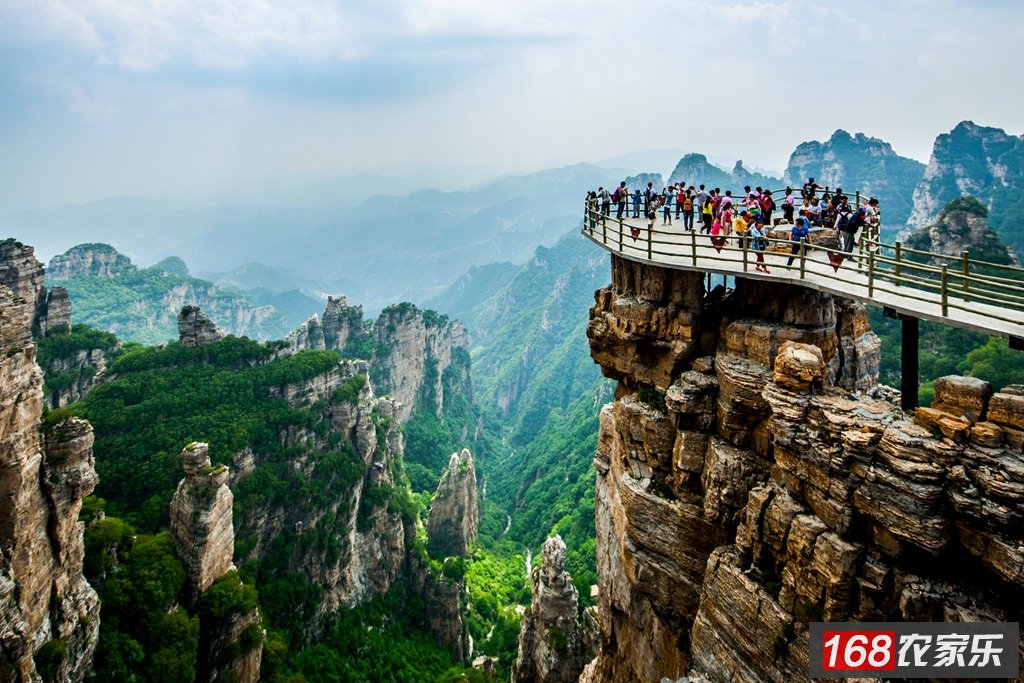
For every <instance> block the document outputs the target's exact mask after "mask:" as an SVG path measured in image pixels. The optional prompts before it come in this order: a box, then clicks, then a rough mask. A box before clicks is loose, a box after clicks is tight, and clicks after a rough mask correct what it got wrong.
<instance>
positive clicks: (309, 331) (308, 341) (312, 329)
mask: <svg viewBox="0 0 1024 683" xmlns="http://www.w3.org/2000/svg"><path fill="white" fill-rule="evenodd" d="M362 324H363V307H362V306H349V303H348V298H347V297H344V296H338V297H334V296H329V297H327V308H326V309H325V310H324V315H323V322H321V321H320V319H319V318H318V317H317V316H316V315H313V316H312V317H311V318H310V319H309V320H307V321H306V322H305V323H303V324H302V325H300V326H299V328H298V329H297V330H295V331H294V332H292V333H291V334H289V335H288V340H287V341H288V346H289V348H290V349H292V351H302V350H304V349H313V350H324V349H331V350H333V351H342V350H344V349H345V345H346V344H348V341H349V339H350V338H352V337H354V336H359V335H361V334H362Z"/></svg>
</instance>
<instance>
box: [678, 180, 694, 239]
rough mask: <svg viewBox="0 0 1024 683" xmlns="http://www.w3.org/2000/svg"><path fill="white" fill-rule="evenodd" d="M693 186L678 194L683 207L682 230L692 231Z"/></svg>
mask: <svg viewBox="0 0 1024 683" xmlns="http://www.w3.org/2000/svg"><path fill="white" fill-rule="evenodd" d="M692 190H693V186H692V185H691V186H690V189H689V190H686V191H685V192H680V193H679V196H680V197H682V205H683V230H693V192H692Z"/></svg>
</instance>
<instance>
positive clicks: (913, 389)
mask: <svg viewBox="0 0 1024 683" xmlns="http://www.w3.org/2000/svg"><path fill="white" fill-rule="evenodd" d="M900 321H901V322H902V323H903V343H902V348H901V349H900V360H901V364H900V407H901V408H903V410H913V409H914V408H916V407H917V388H918V387H917V384H918V368H917V347H918V343H917V325H918V322H917V318H914V317H912V316H909V315H901V316H900Z"/></svg>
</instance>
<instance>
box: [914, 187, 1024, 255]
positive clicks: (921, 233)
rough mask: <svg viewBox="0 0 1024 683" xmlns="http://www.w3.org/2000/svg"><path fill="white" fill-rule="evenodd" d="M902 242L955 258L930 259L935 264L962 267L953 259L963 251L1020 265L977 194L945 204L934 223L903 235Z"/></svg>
mask: <svg viewBox="0 0 1024 683" xmlns="http://www.w3.org/2000/svg"><path fill="white" fill-rule="evenodd" d="M903 244H904V245H905V246H907V247H910V248H911V249H918V250H921V251H930V252H933V253H937V254H949V255H950V256H952V257H953V259H939V258H931V259H929V261H930V262H931V264H932V265H936V266H940V267H941V266H942V265H943V264H947V265H952V266H954V267H955V266H959V263H957V262H956V261H955V260H954V259H957V258H959V257H960V255H961V254H963V252H965V251H966V252H969V253H970V258H972V259H975V260H978V261H986V262H988V263H1001V264H1012V265H1017V263H1018V260H1017V256H1016V254H1014V253H1013V251H1012V250H1011V249H1010V248H1009V247H1007V246H1006V244H1004V243H1003V240H1002V239H1000V237H999V235H998V234H996V232H995V231H994V230H992V229H991V228H990V227H989V225H988V209H986V208H985V206H984V205H983V204H981V202H979V201H978V200H977V199H975V198H974V197H962V198H960V199H955V200H953V201H952V202H950V203H949V204H947V205H946V207H945V208H944V209H942V211H940V212H939V215H938V216H937V217H936V218H935V222H934V223H933V224H931V225H929V226H928V227H925V228H918V229H917V230H913V231H911V232H910V233H909V234H907V235H905V236H904V239H903Z"/></svg>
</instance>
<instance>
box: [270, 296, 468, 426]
mask: <svg viewBox="0 0 1024 683" xmlns="http://www.w3.org/2000/svg"><path fill="white" fill-rule="evenodd" d="M368 327H369V329H364V327H363V307H362V306H350V305H349V303H348V299H347V298H345V297H343V296H339V297H328V300H327V308H326V310H325V311H324V314H323V318H322V319H320V318H318V317H317V316H313V317H312V318H310V319H309V320H307V321H306V322H305V323H304V324H303V325H301V326H300V327H299V328H298V329H297V330H295V331H294V332H292V334H290V335H289V336H288V352H290V353H294V352H297V351H301V350H304V349H332V350H335V351H343V350H345V348H346V346H347V345H349V344H350V343H352V342H358V343H359V344H361V345H363V346H364V347H365V348H364V349H362V351H363V353H366V355H367V356H368V357H369V358H370V373H371V375H372V377H373V379H374V386H375V388H376V390H377V392H378V393H379V394H380V395H387V396H389V397H390V398H391V399H393V400H394V401H395V404H396V409H397V411H398V412H397V419H398V421H399V422H403V423H404V422H407V421H408V420H409V418H410V417H411V416H412V412H413V409H414V408H416V407H417V406H419V407H420V408H421V409H433V410H434V412H435V413H437V414H440V412H441V409H442V407H443V406H444V395H445V385H446V384H447V385H448V386H450V387H454V388H455V389H456V390H457V391H460V392H462V393H465V395H466V396H470V397H471V396H472V383H471V382H470V380H469V356H468V352H467V351H466V349H467V348H468V346H469V336H468V335H467V334H466V330H465V328H464V327H463V326H462V323H460V322H458V321H450V320H448V318H447V316H441V315H438V314H437V313H435V312H433V311H423V310H420V309H418V308H416V307H415V306H413V305H412V304H408V303H406V304H398V305H395V306H390V307H388V308H386V309H384V311H383V312H382V313H381V314H380V317H379V318H378V319H377V320H376V322H375V323H374V324H373V325H372V326H368ZM445 373H448V375H447V382H446V381H445V378H446V375H445Z"/></svg>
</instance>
